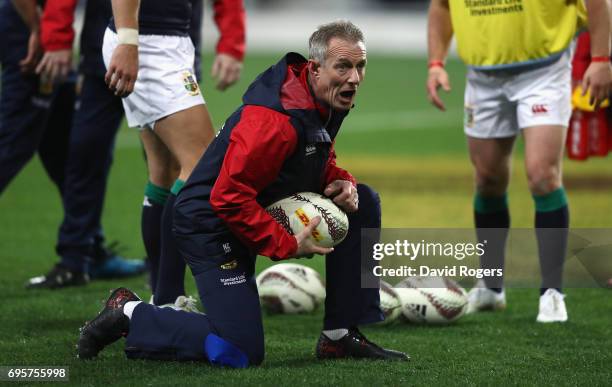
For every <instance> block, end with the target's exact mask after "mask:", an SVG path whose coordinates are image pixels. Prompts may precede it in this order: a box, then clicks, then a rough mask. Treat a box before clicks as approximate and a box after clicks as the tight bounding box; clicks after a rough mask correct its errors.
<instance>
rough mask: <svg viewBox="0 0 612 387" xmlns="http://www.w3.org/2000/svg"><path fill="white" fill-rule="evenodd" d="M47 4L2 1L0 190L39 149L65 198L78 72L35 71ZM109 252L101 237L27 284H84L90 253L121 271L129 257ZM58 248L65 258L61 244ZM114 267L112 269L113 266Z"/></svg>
mask: <svg viewBox="0 0 612 387" xmlns="http://www.w3.org/2000/svg"><path fill="white" fill-rule="evenodd" d="M13 4H14V7H13ZM42 4H43V3H42V2H41V3H37V2H36V1H35V0H19V1H14V2H13V3H11V1H8V0H6V1H5V0H3V1H2V2H1V4H0V19H1V21H2V22H1V23H0V25H1V26H0V32H1V33H2V35H3V36H4V37H5V42H4V44H3V46H2V48H1V49H0V51H1V61H2V97H1V102H0V165H2V169H0V192H2V191H3V190H4V188H6V186H7V185H8V183H9V182H10V180H11V179H12V178H13V177H14V176H15V175H16V174H17V172H19V170H21V168H23V166H24V165H25V164H26V163H27V162H28V161H29V160H30V159H31V157H32V156H33V154H34V152H35V151H36V150H37V149H38V153H39V156H40V158H41V161H42V163H43V166H44V167H45V170H46V171H47V173H48V174H49V176H50V177H51V179H52V180H53V182H54V183H55V184H56V186H57V187H58V189H59V191H60V195H61V197H62V200H65V197H66V196H67V195H68V193H69V190H68V189H67V188H66V185H67V180H68V178H67V176H66V165H67V162H68V157H69V148H70V144H69V143H70V140H69V136H70V129H71V125H72V116H73V110H74V104H75V81H74V74H73V73H69V72H66V74H65V76H64V77H63V79H61V80H58V81H57V82H56V81H55V80H53V79H50V78H49V77H45V76H42V77H39V76H37V75H36V74H35V73H34V70H35V68H36V65H37V64H38V61H39V60H40V57H41V54H42V50H41V46H40V36H39V30H40V24H39V15H40V8H39V5H42ZM20 15H21V17H20ZM108 252H109V251H108V250H107V249H105V248H104V247H103V246H102V240H100V241H99V244H98V245H97V250H96V253H97V254H88V256H87V257H80V258H79V259H74V260H73V259H70V258H69V257H67V258H66V260H64V259H62V262H63V263H64V264H65V265H61V266H60V265H57V266H56V267H54V269H53V270H51V272H50V273H49V275H47V276H42V277H36V278H34V279H32V280H30V281H29V282H28V286H30V287H49V288H57V287H62V286H68V285H83V284H85V283H87V281H88V273H87V267H86V266H85V265H86V263H85V258H89V259H93V262H92V263H93V264H92V267H91V270H92V271H94V270H97V272H98V273H100V272H105V273H106V274H118V271H119V270H118V268H117V263H123V262H125V261H124V260H122V259H121V258H120V257H117V256H115V255H111V254H109V253H108ZM58 253H60V255H62V257H63V258H64V255H63V254H62V253H61V252H60V251H59V250H58ZM109 267H110V268H113V269H112V270H109ZM141 267H142V265H141ZM109 272H110V273H109ZM123 274H125V271H123ZM129 274H132V273H131V272H130V273H129Z"/></svg>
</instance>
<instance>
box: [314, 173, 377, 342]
mask: <svg viewBox="0 0 612 387" xmlns="http://www.w3.org/2000/svg"><path fill="white" fill-rule="evenodd" d="M357 193H358V194H359V210H358V211H357V212H354V213H351V214H347V215H348V218H349V225H350V227H349V231H348V234H347V236H346V238H345V239H344V240H343V241H342V242H341V243H340V244H338V245H337V246H336V247H334V251H333V252H332V253H330V254H328V255H327V257H326V258H325V273H326V277H327V280H326V296H325V317H324V320H323V329H324V330H332V329H339V328H350V327H354V326H357V325H361V324H368V323H373V322H378V321H382V319H383V316H382V313H381V311H380V307H379V304H380V300H379V297H380V296H379V291H378V288H365V287H362V286H361V279H362V278H361V277H362V275H367V273H371V270H372V268H373V266H374V264H375V261H374V260H373V259H365V258H363V257H361V255H362V250H361V247H362V246H361V244H362V234H361V229H362V228H370V229H373V230H372V231H373V232H374V233H375V234H376V235H372V240H371V241H369V242H370V244H371V245H373V244H374V243H377V242H378V239H379V238H378V235H379V232H380V231H378V232H376V231H375V230H376V229H377V230H380V227H381V209H380V197H379V196H378V194H377V193H376V192H375V191H374V190H372V189H371V188H370V187H368V186H367V185H363V184H359V185H357ZM367 256H368V257H372V254H371V253H370V254H368V255H367Z"/></svg>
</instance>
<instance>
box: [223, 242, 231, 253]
mask: <svg viewBox="0 0 612 387" xmlns="http://www.w3.org/2000/svg"><path fill="white" fill-rule="evenodd" d="M223 251H224V252H225V254H229V253H231V252H232V247H231V246H230V244H229V242H225V243H224V244H223Z"/></svg>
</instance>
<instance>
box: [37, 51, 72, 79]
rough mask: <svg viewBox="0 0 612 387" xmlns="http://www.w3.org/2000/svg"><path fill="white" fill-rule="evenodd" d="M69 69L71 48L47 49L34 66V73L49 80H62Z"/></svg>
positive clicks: (70, 66) (70, 65) (70, 68)
mask: <svg viewBox="0 0 612 387" xmlns="http://www.w3.org/2000/svg"><path fill="white" fill-rule="evenodd" d="M70 70H72V49H68V50H57V51H47V52H45V54H44V55H43V57H42V59H41V60H40V63H39V64H38V66H36V74H38V75H40V76H42V77H46V78H47V79H49V80H50V81H51V82H62V81H63V80H65V79H66V77H67V76H68V73H69V72H70Z"/></svg>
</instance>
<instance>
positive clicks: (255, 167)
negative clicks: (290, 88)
mask: <svg viewBox="0 0 612 387" xmlns="http://www.w3.org/2000/svg"><path fill="white" fill-rule="evenodd" d="M242 117H243V118H241V120H240V122H239V123H238V124H237V125H236V126H235V127H234V129H233V130H232V133H231V135H230V143H229V146H228V148H227V152H226V154H225V158H224V160H223V165H222V166H221V171H220V172H219V177H217V181H216V182H215V185H214V186H213V189H212V192H211V194H210V204H211V206H212V208H213V209H214V210H215V212H216V213H217V215H218V216H219V217H220V218H221V219H222V220H223V221H224V222H225V223H226V224H227V226H228V227H229V228H230V230H231V231H232V232H233V233H234V234H235V235H236V236H237V237H239V238H240V239H241V241H242V242H243V243H245V244H246V245H247V246H249V247H250V248H252V249H254V250H255V251H257V252H258V253H259V254H261V255H264V256H266V257H270V258H272V259H275V260H279V259H286V258H288V257H289V256H290V255H293V254H294V253H295V252H296V250H297V241H296V240H295V237H293V236H292V235H290V234H289V233H288V232H287V231H285V229H284V228H283V227H282V226H281V225H280V224H278V223H277V222H276V221H275V220H274V219H273V218H272V217H271V216H270V215H269V214H268V213H267V212H266V211H265V210H264V209H263V208H262V207H261V206H260V205H259V203H257V201H256V200H255V198H256V197H257V194H258V193H259V192H260V191H261V190H263V189H264V188H265V187H266V186H268V185H269V184H270V183H272V182H273V181H274V180H275V179H276V178H277V176H278V173H279V172H280V170H281V167H282V165H283V163H284V162H285V160H286V159H287V158H288V157H289V155H291V153H293V151H294V150H295V147H296V144H297V134H296V132H295V129H294V128H293V127H292V126H291V124H290V123H289V117H287V116H285V115H283V114H280V113H278V112H275V111H273V110H270V109H267V108H264V107H259V106H247V107H246V108H245V109H244V110H243V112H242Z"/></svg>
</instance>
